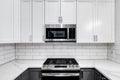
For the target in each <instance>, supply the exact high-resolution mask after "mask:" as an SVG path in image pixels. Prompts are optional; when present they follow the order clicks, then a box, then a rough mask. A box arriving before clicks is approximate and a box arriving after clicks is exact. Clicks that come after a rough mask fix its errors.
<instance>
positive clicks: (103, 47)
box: [16, 43, 107, 59]
mask: <svg viewBox="0 0 120 80" xmlns="http://www.w3.org/2000/svg"><path fill="white" fill-rule="evenodd" d="M56 57H57V58H68V57H73V58H77V59H107V44H74V43H48V44H16V59H46V58H56Z"/></svg>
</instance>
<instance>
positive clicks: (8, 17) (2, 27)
mask: <svg viewBox="0 0 120 80" xmlns="http://www.w3.org/2000/svg"><path fill="white" fill-rule="evenodd" d="M12 42H13V0H1V1H0V43H12Z"/></svg>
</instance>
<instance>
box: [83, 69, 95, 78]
mask: <svg viewBox="0 0 120 80" xmlns="http://www.w3.org/2000/svg"><path fill="white" fill-rule="evenodd" d="M81 75H82V76H81V80H94V70H93V69H81Z"/></svg>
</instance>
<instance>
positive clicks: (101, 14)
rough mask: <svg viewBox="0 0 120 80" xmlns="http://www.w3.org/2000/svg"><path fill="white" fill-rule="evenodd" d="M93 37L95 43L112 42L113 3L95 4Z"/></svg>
mask: <svg viewBox="0 0 120 80" xmlns="http://www.w3.org/2000/svg"><path fill="white" fill-rule="evenodd" d="M95 12H96V20H95V30H94V31H95V35H96V40H97V41H96V42H100V43H111V42H114V3H112V2H106V3H104V2H97V3H96V9H95Z"/></svg>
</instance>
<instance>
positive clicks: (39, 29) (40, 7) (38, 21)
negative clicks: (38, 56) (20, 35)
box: [32, 0, 44, 43]
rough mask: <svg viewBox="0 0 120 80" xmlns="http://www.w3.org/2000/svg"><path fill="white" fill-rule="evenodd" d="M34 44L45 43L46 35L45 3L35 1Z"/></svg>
mask: <svg viewBox="0 0 120 80" xmlns="http://www.w3.org/2000/svg"><path fill="white" fill-rule="evenodd" d="M32 13H33V20H32V21H33V26H32V27H33V28H32V29H33V42H40V43H41V42H43V35H44V1H43V0H33V12H32Z"/></svg>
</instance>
